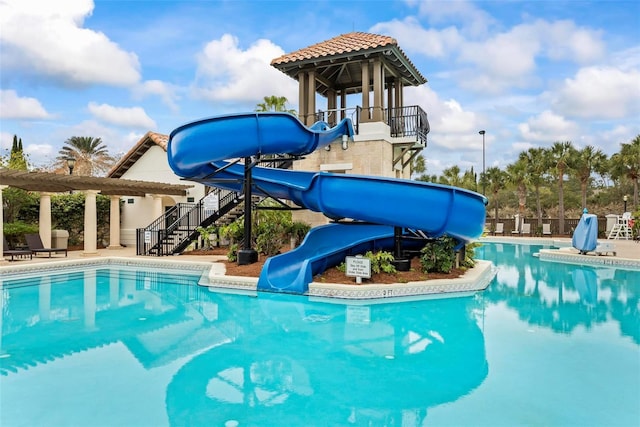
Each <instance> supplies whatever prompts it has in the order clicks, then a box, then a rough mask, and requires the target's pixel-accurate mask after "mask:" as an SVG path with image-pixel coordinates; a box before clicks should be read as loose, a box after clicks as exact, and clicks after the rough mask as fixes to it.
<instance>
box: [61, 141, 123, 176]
mask: <svg viewBox="0 0 640 427" xmlns="http://www.w3.org/2000/svg"><path fill="white" fill-rule="evenodd" d="M64 144H65V145H64V146H63V147H62V148H61V149H60V151H59V152H58V157H56V161H57V164H58V166H59V167H62V168H65V169H66V167H67V159H68V158H70V157H72V158H74V159H76V165H75V168H74V169H73V173H74V175H83V176H100V175H104V174H105V173H106V172H108V171H109V169H111V167H112V166H113V164H114V163H115V159H114V158H113V157H111V155H109V151H108V150H107V147H106V145H105V144H104V143H103V142H102V139H101V138H93V137H90V136H72V137H71V138H69V139H67V140H66V141H65V142H64Z"/></svg>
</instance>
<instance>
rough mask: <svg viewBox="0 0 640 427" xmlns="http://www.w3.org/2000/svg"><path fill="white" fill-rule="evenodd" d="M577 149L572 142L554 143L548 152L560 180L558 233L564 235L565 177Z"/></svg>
mask: <svg viewBox="0 0 640 427" xmlns="http://www.w3.org/2000/svg"><path fill="white" fill-rule="evenodd" d="M575 151H576V149H575V148H574V147H573V144H572V143H571V141H565V142H554V143H553V145H552V146H551V148H550V149H549V150H548V151H547V155H548V156H549V157H548V158H549V161H550V162H551V164H553V165H554V169H555V172H556V173H555V178H556V179H557V180H558V231H559V233H560V234H564V188H563V184H564V176H565V175H566V173H567V169H569V168H570V167H571V161H572V158H573V156H574V153H575Z"/></svg>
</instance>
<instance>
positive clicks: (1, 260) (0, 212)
mask: <svg viewBox="0 0 640 427" xmlns="http://www.w3.org/2000/svg"><path fill="white" fill-rule="evenodd" d="M5 188H7V186H6V185H0V235H2V237H3V238H4V214H3V209H2V206H4V205H3V203H2V190H4V189H5ZM3 250H4V248H3ZM5 262H8V261H7V260H5V259H4V257H2V258H0V264H2V263H5ZM1 307H2V305H1V304H0V308H1ZM0 317H2V316H0ZM0 348H1V347H0Z"/></svg>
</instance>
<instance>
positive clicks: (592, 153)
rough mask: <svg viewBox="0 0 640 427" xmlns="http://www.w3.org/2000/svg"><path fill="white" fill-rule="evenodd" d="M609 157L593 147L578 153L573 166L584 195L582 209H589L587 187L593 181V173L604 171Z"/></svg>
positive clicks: (588, 146) (587, 147) (589, 146)
mask: <svg viewBox="0 0 640 427" xmlns="http://www.w3.org/2000/svg"><path fill="white" fill-rule="evenodd" d="M606 160H607V156H606V155H605V154H604V153H603V152H602V150H600V149H597V148H595V147H594V146H592V145H587V146H586V147H584V148H583V149H582V150H578V151H577V152H576V157H575V164H574V165H573V173H574V176H575V177H576V178H577V179H578V180H579V181H580V192H581V193H582V208H583V209H584V208H586V207H587V187H588V186H589V182H590V181H591V174H592V173H593V172H599V171H602V170H603V168H604V166H605V165H606Z"/></svg>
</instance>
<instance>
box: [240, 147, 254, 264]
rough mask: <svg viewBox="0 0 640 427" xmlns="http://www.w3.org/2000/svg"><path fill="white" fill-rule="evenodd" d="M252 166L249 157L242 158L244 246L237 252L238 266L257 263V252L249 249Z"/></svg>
mask: <svg viewBox="0 0 640 427" xmlns="http://www.w3.org/2000/svg"><path fill="white" fill-rule="evenodd" d="M252 169H253V165H252V163H251V157H245V158H244V244H243V247H242V249H239V250H238V265H248V264H253V263H254V262H257V261H258V252H257V251H256V250H255V249H253V248H251V186H252V185H253V183H252V175H251V171H252Z"/></svg>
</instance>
